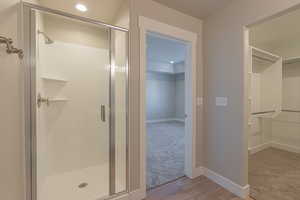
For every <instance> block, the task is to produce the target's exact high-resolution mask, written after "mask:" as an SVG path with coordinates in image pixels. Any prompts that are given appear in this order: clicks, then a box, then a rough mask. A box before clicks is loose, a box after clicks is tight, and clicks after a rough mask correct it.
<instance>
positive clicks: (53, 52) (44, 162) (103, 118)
mask: <svg viewBox="0 0 300 200" xmlns="http://www.w3.org/2000/svg"><path fill="white" fill-rule="evenodd" d="M23 16H24V24H23V27H24V41H25V44H24V47H25V59H24V64H25V65H24V66H25V83H26V85H25V90H26V92H25V103H26V106H25V107H26V124H25V126H26V127H25V128H26V150H27V151H26V154H27V156H26V158H27V173H26V174H27V181H28V184H27V185H28V188H27V197H28V199H31V200H53V199H56V200H65V199H72V200H82V199H86V200H96V199H106V198H111V197H113V196H116V195H119V194H123V193H126V192H127V190H128V145H127V143H128V135H127V71H128V70H127V69H128V59H127V58H128V55H127V54H128V31H127V30H125V29H123V28H118V27H114V26H111V25H107V24H104V23H101V22H98V21H94V20H90V19H87V18H83V17H78V16H74V15H71V14H67V13H63V12H61V11H56V10H51V9H47V8H43V7H39V6H35V5H31V4H27V3H25V4H23Z"/></svg>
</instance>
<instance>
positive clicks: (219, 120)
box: [204, 0, 300, 186]
mask: <svg viewBox="0 0 300 200" xmlns="http://www.w3.org/2000/svg"><path fill="white" fill-rule="evenodd" d="M299 3H300V0H285V1H282V0H264V1H261V0H242V1H240V0H235V1H233V2H232V3H230V5H228V6H227V7H226V8H224V9H223V10H221V11H218V12H217V13H215V14H213V15H211V16H210V17H208V18H206V19H205V21H204V49H205V51H204V58H205V59H204V61H205V70H204V77H205V101H204V108H205V110H204V116H205V121H204V124H205V136H204V137H205V139H204V143H205V156H204V157H205V166H206V167H207V168H209V169H210V170H212V171H214V172H216V173H218V174H220V175H222V176H224V177H226V178H228V179H230V180H232V181H233V182H234V183H236V184H238V185H240V186H246V185H247V184H248V152H247V144H248V138H247V112H246V111H247V108H246V105H247V104H246V103H247V95H248V91H247V90H248V89H247V88H248V85H246V79H245V77H246V75H247V71H246V70H245V66H244V31H243V27H244V26H246V25H250V24H253V23H255V22H258V21H260V20H263V19H266V17H270V16H272V15H275V14H277V13H279V12H282V11H284V10H286V9H289V8H291V7H293V6H295V5H297V4H299ZM216 97H228V106H227V107H216V105H215V102H216V99H215V98H216Z"/></svg>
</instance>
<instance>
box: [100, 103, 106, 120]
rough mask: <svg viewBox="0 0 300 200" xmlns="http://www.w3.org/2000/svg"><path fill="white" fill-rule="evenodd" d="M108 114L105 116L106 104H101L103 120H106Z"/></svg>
mask: <svg viewBox="0 0 300 200" xmlns="http://www.w3.org/2000/svg"><path fill="white" fill-rule="evenodd" d="M105 118H106V116H105V105H101V121H102V122H105V121H106V120H105Z"/></svg>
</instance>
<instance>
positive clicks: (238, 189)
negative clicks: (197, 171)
mask: <svg viewBox="0 0 300 200" xmlns="http://www.w3.org/2000/svg"><path fill="white" fill-rule="evenodd" d="M204 175H205V176H206V177H207V178H209V179H210V180H212V181H214V182H215V183H217V184H219V185H220V186H222V187H223V188H225V189H227V190H229V191H230V192H232V193H233V194H235V195H237V196H238V197H240V198H243V199H246V198H248V197H249V192H250V186H249V185H246V186H240V185H238V184H236V183H234V182H233V181H231V180H230V179H228V178H226V177H223V176H221V175H220V174H217V173H215V172H213V171H212V170H210V169H206V168H204Z"/></svg>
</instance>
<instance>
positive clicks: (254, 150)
mask: <svg viewBox="0 0 300 200" xmlns="http://www.w3.org/2000/svg"><path fill="white" fill-rule="evenodd" d="M271 146H272V143H271V142H269V143H264V144H261V145H257V146H254V147H251V148H249V149H248V151H249V153H250V154H255V153H257V152H260V151H262V150H265V149H267V148H269V147H271Z"/></svg>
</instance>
